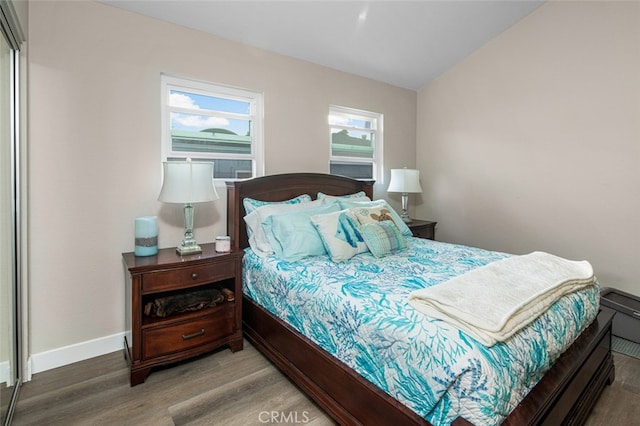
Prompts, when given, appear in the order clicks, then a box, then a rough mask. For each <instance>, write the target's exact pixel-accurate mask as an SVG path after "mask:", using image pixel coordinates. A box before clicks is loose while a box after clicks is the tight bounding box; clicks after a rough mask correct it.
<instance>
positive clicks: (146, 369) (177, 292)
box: [122, 244, 243, 386]
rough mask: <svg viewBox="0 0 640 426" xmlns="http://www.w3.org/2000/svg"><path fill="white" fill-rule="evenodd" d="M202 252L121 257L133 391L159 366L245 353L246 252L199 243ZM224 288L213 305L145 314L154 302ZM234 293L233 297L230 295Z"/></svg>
mask: <svg viewBox="0 0 640 426" xmlns="http://www.w3.org/2000/svg"><path fill="white" fill-rule="evenodd" d="M201 247H202V253H199V254H193V255H188V256H180V255H179V254H177V253H176V249H175V248H167V249H162V250H159V251H158V254H157V255H155V256H148V257H136V256H135V255H134V253H123V255H122V257H123V261H124V267H125V275H127V280H126V281H127V283H126V303H127V308H126V311H127V312H126V326H127V330H131V334H130V336H129V339H127V337H125V341H124V346H125V358H126V359H127V361H128V362H129V366H130V369H131V375H130V383H131V386H135V385H137V384H140V383H143V382H144V381H145V380H146V378H147V376H148V375H149V373H150V372H151V369H152V368H153V367H156V366H160V365H165V364H170V363H173V362H176V361H181V360H184V359H187V358H190V357H193V356H196V355H200V354H203V353H205V352H209V351H211V350H213V349H216V348H218V347H220V346H223V345H228V346H229V347H230V348H231V351H232V352H236V351H239V350H241V349H242V344H243V340H242V254H243V253H242V251H232V252H229V253H217V252H216V251H215V245H214V244H201ZM214 288H215V289H218V290H220V291H222V290H223V289H226V290H225V291H224V292H222V293H223V294H224V293H226V297H225V299H224V301H221V302H219V303H217V304H216V305H215V306H211V307H205V308H202V309H197V310H193V311H187V312H182V313H176V314H173V315H168V316H165V317H159V316H151V315H146V314H145V306H146V305H147V304H149V303H153V302H154V300H156V298H163V297H166V296H179V297H180V296H186V295H188V294H190V293H191V294H194V293H193V292H194V291H197V290H207V289H214ZM228 290H230V291H231V292H229V291H228Z"/></svg>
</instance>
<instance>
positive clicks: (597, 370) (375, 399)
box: [243, 298, 614, 426]
mask: <svg viewBox="0 0 640 426" xmlns="http://www.w3.org/2000/svg"><path fill="white" fill-rule="evenodd" d="M613 315H614V313H613V312H612V311H611V310H609V309H606V308H603V309H602V310H601V311H600V314H599V315H598V317H597V319H596V320H595V321H594V322H593V323H592V324H591V325H590V326H589V327H588V328H587V330H585V331H584V332H583V333H582V335H581V336H580V337H579V338H578V339H577V340H576V342H575V343H574V344H573V345H572V346H571V347H570V348H569V349H568V350H567V351H566V352H565V353H564V354H563V355H562V356H561V357H560V359H559V360H558V361H557V362H556V364H554V366H553V367H552V368H551V370H550V371H549V372H547V374H546V375H545V376H544V377H543V379H542V380H541V381H540V382H539V383H538V385H537V386H536V387H535V388H534V389H533V390H532V391H531V392H530V393H529V395H527V397H526V398H525V399H524V400H523V401H522V402H521V403H520V405H518V407H516V409H515V410H514V411H513V412H512V413H511V415H509V417H508V418H507V419H506V421H505V422H504V424H505V425H518V426H520V425H534V424H550V425H557V424H583V423H584V421H585V419H586V418H587V416H588V415H589V412H590V411H591V409H592V408H593V406H594V405H595V403H596V401H597V399H598V397H599V396H600V394H601V393H602V390H603V389H604V387H605V386H606V385H607V384H610V383H612V382H613V380H614V366H613V358H612V355H611V321H612V318H613ZM243 327H244V333H245V336H246V337H247V339H248V340H249V341H250V342H251V343H252V344H253V345H254V346H255V347H256V348H257V349H258V350H260V352H262V353H263V354H264V355H265V356H266V357H267V358H268V359H269V360H270V361H271V362H272V363H273V364H275V365H276V367H278V368H279V369H280V370H281V371H283V372H284V373H285V374H286V375H287V376H288V377H289V378H290V379H291V380H292V381H293V382H294V383H295V384H296V385H298V386H299V387H300V388H301V389H302V390H303V391H304V392H305V393H306V394H307V395H308V396H309V397H310V398H312V399H313V400H314V401H315V402H316V403H317V404H318V405H319V406H320V407H321V408H322V409H324V410H325V411H326V412H327V413H328V414H329V415H330V416H331V417H332V418H334V419H335V420H336V421H337V422H338V423H339V424H344V425H347V424H348V425H357V424H392V425H394V426H400V425H429V423H428V422H427V421H426V420H424V419H423V418H421V417H419V416H418V415H417V414H416V413H414V412H413V411H412V410H410V409H409V408H407V407H405V406H404V405H402V404H400V403H399V402H398V401H396V400H395V399H394V398H392V397H391V396H389V395H388V394H386V393H384V392H383V391H381V390H380V389H378V388H376V387H375V386H373V385H372V384H371V383H370V382H368V381H367V380H365V379H363V378H362V377H361V376H360V375H358V374H357V373H356V372H355V371H354V370H352V369H351V368H349V367H348V366H346V365H344V364H343V363H341V362H340V361H338V360H336V359H335V358H333V357H331V356H330V355H329V354H328V353H326V352H325V351H324V350H322V349H321V348H320V347H319V346H318V345H316V344H315V343H313V342H312V341H310V340H309V339H307V338H306V337H304V336H302V335H300V334H299V333H298V332H296V331H295V330H294V329H293V328H291V327H290V326H289V325H288V324H286V323H285V322H283V321H281V320H280V319H278V318H276V317H274V316H273V315H271V314H270V313H269V312H267V311H266V310H264V309H263V308H261V307H260V306H258V305H256V304H255V303H253V302H252V301H251V300H250V299H247V298H243ZM454 424H455V425H470V424H471V423H469V422H467V421H466V420H465V419H458V420H456V421H455V422H454Z"/></svg>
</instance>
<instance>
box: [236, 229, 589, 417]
mask: <svg viewBox="0 0 640 426" xmlns="http://www.w3.org/2000/svg"><path fill="white" fill-rule="evenodd" d="M407 244H408V248H407V249H406V250H404V251H402V252H400V253H398V254H396V255H393V256H388V257H385V258H375V257H373V256H372V255H371V253H362V254H359V255H356V256H355V257H353V258H352V259H350V260H349V261H346V262H340V263H335V262H332V261H331V260H330V259H329V258H328V257H326V256H319V257H313V258H308V259H304V260H301V261H297V262H285V261H280V260H278V259H276V258H275V257H269V258H266V259H262V258H260V257H258V256H257V255H255V254H254V253H253V252H252V251H251V250H250V249H247V252H246V255H245V256H244V272H243V274H244V279H243V286H244V289H243V291H244V293H245V295H246V296H247V297H249V298H250V299H252V300H253V301H255V302H257V303H258V304H259V305H262V306H263V307H264V308H266V309H267V310H268V311H269V312H271V313H272V314H274V315H276V316H277V317H279V318H281V319H283V320H284V321H286V322H287V323H289V324H290V325H291V326H293V327H294V328H296V329H297V330H298V331H300V332H301V333H302V334H304V335H305V336H307V337H308V338H310V339H311V340H313V341H314V342H315V343H317V344H318V345H319V346H321V347H322V348H323V349H324V350H326V351H327V352H329V353H330V354H332V355H333V356H335V357H337V358H339V359H340V360H342V362H344V363H345V364H347V365H348V366H349V367H351V368H352V369H354V370H355V371H357V372H358V373H359V374H361V375H362V376H363V377H365V378H366V379H367V380H369V381H371V382H372V383H373V384H374V385H376V386H377V387H379V388H380V389H382V390H384V391H385V392H387V393H388V394H390V395H391V396H393V397H394V398H396V399H397V400H398V401H400V402H402V403H403V404H404V405H406V406H408V407H409V408H411V409H412V410H413V411H415V412H416V413H417V414H419V415H420V416H421V417H424V418H425V419H426V420H428V421H429V422H431V423H432V424H434V425H448V424H450V423H451V422H452V421H453V420H454V419H455V418H456V417H459V416H462V417H464V418H465V419H467V420H468V421H470V422H472V423H474V424H482V425H492V424H500V423H501V422H502V421H503V420H504V418H505V417H506V416H507V415H508V414H509V413H510V412H511V411H512V410H513V409H514V408H515V407H516V405H517V404H518V403H519V402H520V401H521V400H522V399H523V398H524V396H525V395H526V394H527V393H528V392H529V390H530V389H531V388H533V387H534V386H535V385H536V383H537V382H538V381H539V380H540V378H542V376H543V375H544V373H545V372H546V371H547V370H548V369H549V368H550V367H551V365H552V364H553V363H554V362H555V360H556V359H557V358H558V357H559V356H560V354H562V352H564V351H565V350H566V349H567V348H568V347H569V346H570V345H571V343H572V342H573V341H574V340H575V339H576V337H577V336H578V335H579V334H580V333H581V332H582V330H584V328H586V327H587V326H588V324H589V323H591V321H593V319H594V318H595V317H596V314H597V312H598V308H599V293H598V288H596V286H591V287H589V288H587V289H584V290H580V291H579V292H576V293H573V294H570V295H568V296H565V297H563V298H562V299H561V300H559V301H558V302H556V303H555V304H554V305H553V306H552V307H551V309H549V310H548V311H547V312H546V313H544V314H543V315H541V316H540V317H539V318H538V319H537V320H536V321H534V322H533V323H531V324H530V325H529V326H527V327H526V328H524V329H523V330H521V331H520V332H518V333H517V334H516V335H514V336H513V337H512V338H511V339H509V340H508V341H507V342H504V343H498V344H496V345H494V346H492V347H485V346H483V345H482V344H480V343H478V342H476V341H475V340H473V339H472V338H471V337H468V336H467V335H465V334H464V333H462V332H460V331H459V330H457V329H456V328H454V327H453V326H450V325H448V324H447V323H445V322H443V321H440V320H436V319H432V318H429V317H427V316H425V315H423V314H421V313H419V312H417V311H416V310H415V309H413V308H412V307H411V306H410V305H409V304H408V302H407V298H408V295H409V293H411V292H412V291H413V290H417V289H420V288H424V287H429V286H433V285H437V284H438V283H442V282H445V281H447V280H448V279H450V278H452V277H454V276H457V275H460V274H462V273H464V272H467V271H469V270H471V269H473V268H476V267H479V266H482V265H486V264H488V263H490V262H492V261H495V260H498V259H502V258H504V257H507V256H509V255H508V254H505V253H499V252H492V251H487V250H482V249H478V248H472V247H466V246H460V245H454V244H447V243H441V242H437V241H431V240H423V239H418V238H408V243H407ZM496 297H498V295H496Z"/></svg>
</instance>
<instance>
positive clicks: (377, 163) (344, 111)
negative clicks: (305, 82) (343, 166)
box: [328, 105, 384, 183]
mask: <svg viewBox="0 0 640 426" xmlns="http://www.w3.org/2000/svg"><path fill="white" fill-rule="evenodd" d="M329 116H330V117H331V116H339V117H345V118H355V119H359V118H367V119H370V120H375V128H374V129H364V128H359V127H354V126H346V125H340V124H332V123H331V119H329V120H328V123H329V173H330V172H331V162H332V161H335V162H347V163H363V164H371V168H372V175H373V177H372V178H373V179H374V180H375V181H376V182H377V183H383V173H382V170H383V164H382V157H383V156H382V153H383V151H382V149H383V146H384V144H383V139H384V131H383V124H384V115H383V114H381V113H377V112H371V111H365V110H361V109H355V108H349V107H343V106H338V105H329ZM331 129H343V130H347V131H348V130H357V131H366V132H371V133H374V134H375V137H374V139H373V158H372V159H368V158H361V157H350V156H338V155H333V154H332V149H331V148H332V147H331V144H332V140H331Z"/></svg>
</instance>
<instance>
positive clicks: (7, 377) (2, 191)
mask: <svg viewBox="0 0 640 426" xmlns="http://www.w3.org/2000/svg"><path fill="white" fill-rule="evenodd" d="M12 68H13V58H12V49H11V47H10V46H9V44H8V43H7V41H6V40H5V39H4V37H0V209H1V210H0V211H1V213H0V409H1V410H2V411H1V413H0V414H2V419H3V420H4V419H5V418H6V417H7V412H8V407H9V406H10V402H11V400H12V397H13V393H14V390H15V388H16V383H17V381H18V371H17V357H16V355H17V347H16V339H15V331H14V330H15V329H16V310H15V308H16V306H17V304H16V298H15V296H16V288H17V287H16V255H15V247H16V246H15V241H16V238H15V208H14V207H15V205H14V200H15V193H14V178H13V176H14V170H15V169H14V162H13V136H12V129H13V124H12V115H13V114H12V103H11V102H12V99H13V93H12V90H11V87H12V83H11V82H12V78H11V77H12Z"/></svg>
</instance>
